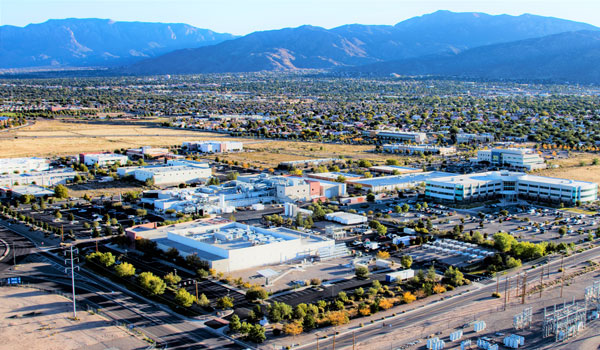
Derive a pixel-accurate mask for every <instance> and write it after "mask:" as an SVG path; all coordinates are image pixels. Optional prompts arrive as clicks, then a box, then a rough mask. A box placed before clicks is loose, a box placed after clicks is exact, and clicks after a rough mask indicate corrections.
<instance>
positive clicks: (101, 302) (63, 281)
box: [0, 226, 241, 349]
mask: <svg viewBox="0 0 600 350" xmlns="http://www.w3.org/2000/svg"><path fill="white" fill-rule="evenodd" d="M10 229H18V227H17V226H11V227H10ZM0 238H2V239H3V240H5V241H7V242H10V243H11V244H12V242H15V244H16V246H17V247H22V248H18V249H17V251H18V252H20V253H18V256H19V254H21V253H23V254H21V256H24V255H25V254H31V253H38V254H36V255H35V259H37V260H40V261H41V260H45V261H48V262H50V263H51V264H52V268H50V270H53V273H52V272H50V271H49V269H48V268H46V269H44V270H43V271H42V270H40V271H36V272H34V273H33V274H32V275H31V276H27V277H28V278H29V279H30V280H31V281H32V282H34V283H36V284H37V283H40V282H41V283H42V284H41V286H45V287H47V288H49V289H57V288H60V289H62V290H63V291H64V292H66V293H69V292H70V286H69V283H70V280H69V278H68V276H66V275H64V265H63V264H64V260H63V259H62V258H59V257H56V256H54V255H52V254H50V253H47V252H44V251H41V250H39V249H37V248H35V247H34V245H33V244H32V243H31V242H30V241H29V240H27V239H25V238H23V237H21V236H19V235H17V234H15V233H13V232H11V230H9V229H8V228H6V227H4V228H0ZM27 242H28V243H27ZM3 260H5V259H3ZM3 265H5V269H7V268H8V267H10V264H6V263H4V264H3ZM18 274H19V272H18V270H17V271H5V273H3V275H12V276H15V275H18ZM75 277H76V285H78V286H79V288H78V289H77V292H76V293H77V295H78V297H77V300H78V303H80V304H90V305H97V307H98V308H99V309H101V310H102V312H104V313H105V314H107V315H108V316H109V317H111V318H113V319H116V320H120V321H121V322H123V323H126V324H130V325H133V326H135V327H136V328H139V329H142V330H143V331H144V332H145V333H147V335H148V336H149V337H151V338H153V339H154V340H156V341H157V342H158V343H160V345H163V346H167V347H168V348H169V349H241V347H240V346H238V345H237V344H235V343H233V342H232V341H229V340H227V339H225V338H222V337H217V336H215V334H213V333H211V332H210V331H208V330H207V329H206V328H204V327H203V326H202V325H201V324H200V323H199V322H198V321H195V320H189V319H186V318H184V317H182V316H180V315H178V314H175V313H173V312H171V311H170V310H168V309H166V308H162V307H161V306H158V305H156V303H154V302H152V301H150V300H147V299H145V298H143V297H141V296H138V295H136V294H134V293H132V292H129V291H128V290H125V289H122V290H121V289H120V286H117V285H115V284H113V283H112V282H111V281H109V280H107V279H104V278H101V277H98V276H96V275H94V274H93V273H90V272H88V271H86V270H81V271H80V272H78V273H76V274H75Z"/></svg>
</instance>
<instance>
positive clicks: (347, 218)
mask: <svg viewBox="0 0 600 350" xmlns="http://www.w3.org/2000/svg"><path fill="white" fill-rule="evenodd" d="M325 220H330V221H334V222H338V223H340V224H342V225H360V224H365V223H367V221H368V219H367V217H366V216H363V215H358V214H352V213H346V212H343V211H338V212H335V213H329V214H325Z"/></svg>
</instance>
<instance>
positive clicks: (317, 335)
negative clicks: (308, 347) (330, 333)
mask: <svg viewBox="0 0 600 350" xmlns="http://www.w3.org/2000/svg"><path fill="white" fill-rule="evenodd" d="M316 336H317V350H319V336H318V335H316Z"/></svg>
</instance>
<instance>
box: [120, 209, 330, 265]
mask: <svg viewBox="0 0 600 350" xmlns="http://www.w3.org/2000/svg"><path fill="white" fill-rule="evenodd" d="M127 234H128V235H129V236H130V237H131V238H133V239H136V238H147V239H151V240H153V241H155V242H157V244H158V246H159V248H161V249H165V250H166V249H169V248H171V247H175V248H177V249H178V250H179V251H180V253H181V254H182V255H183V256H186V255H190V254H196V255H198V257H200V258H201V259H203V260H206V261H208V262H209V264H210V266H211V267H212V268H214V269H216V270H218V271H222V272H231V271H236V270H243V269H247V268H252V267H257V266H264V265H271V264H280V263H284V262H286V261H290V260H297V259H303V258H308V257H310V256H316V255H318V253H319V250H320V249H326V248H332V247H334V246H335V241H334V240H331V239H328V238H325V237H319V236H313V235H308V234H306V233H302V232H300V231H294V230H290V229H286V228H281V227H278V228H272V229H265V228H260V227H255V226H249V225H243V224H240V223H236V222H231V221H228V220H223V219H203V220H198V221H194V222H188V223H184V224H178V225H172V226H168V227H162V228H158V229H139V230H137V229H136V228H135V227H133V228H131V229H128V230H127Z"/></svg>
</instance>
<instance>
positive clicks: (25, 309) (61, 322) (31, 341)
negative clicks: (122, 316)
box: [0, 287, 148, 350]
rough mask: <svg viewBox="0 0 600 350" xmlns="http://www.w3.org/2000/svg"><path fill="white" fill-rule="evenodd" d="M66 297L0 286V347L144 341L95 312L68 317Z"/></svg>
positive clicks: (116, 345)
mask: <svg viewBox="0 0 600 350" xmlns="http://www.w3.org/2000/svg"><path fill="white" fill-rule="evenodd" d="M70 316H72V314H71V304H70V302H69V300H67V299H65V298H63V297H60V296H57V295H51V294H46V293H44V292H40V291H37V290H34V289H29V288H10V287H4V288H0V320H1V321H0V328H1V329H2V342H1V343H0V350H13V349H29V350H37V349H44V350H49V349H57V350H66V349H107V348H112V349H143V348H145V347H146V346H147V345H148V344H146V343H145V342H143V341H142V340H140V339H138V338H136V337H134V336H132V335H129V334H128V333H126V332H125V331H124V330H122V329H119V328H117V327H114V326H111V325H110V322H109V321H107V320H105V319H103V318H101V317H100V316H98V315H93V314H89V313H87V312H84V311H82V312H78V313H77V317H78V318H79V320H77V321H73V320H72V319H70V318H69V317H70Z"/></svg>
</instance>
